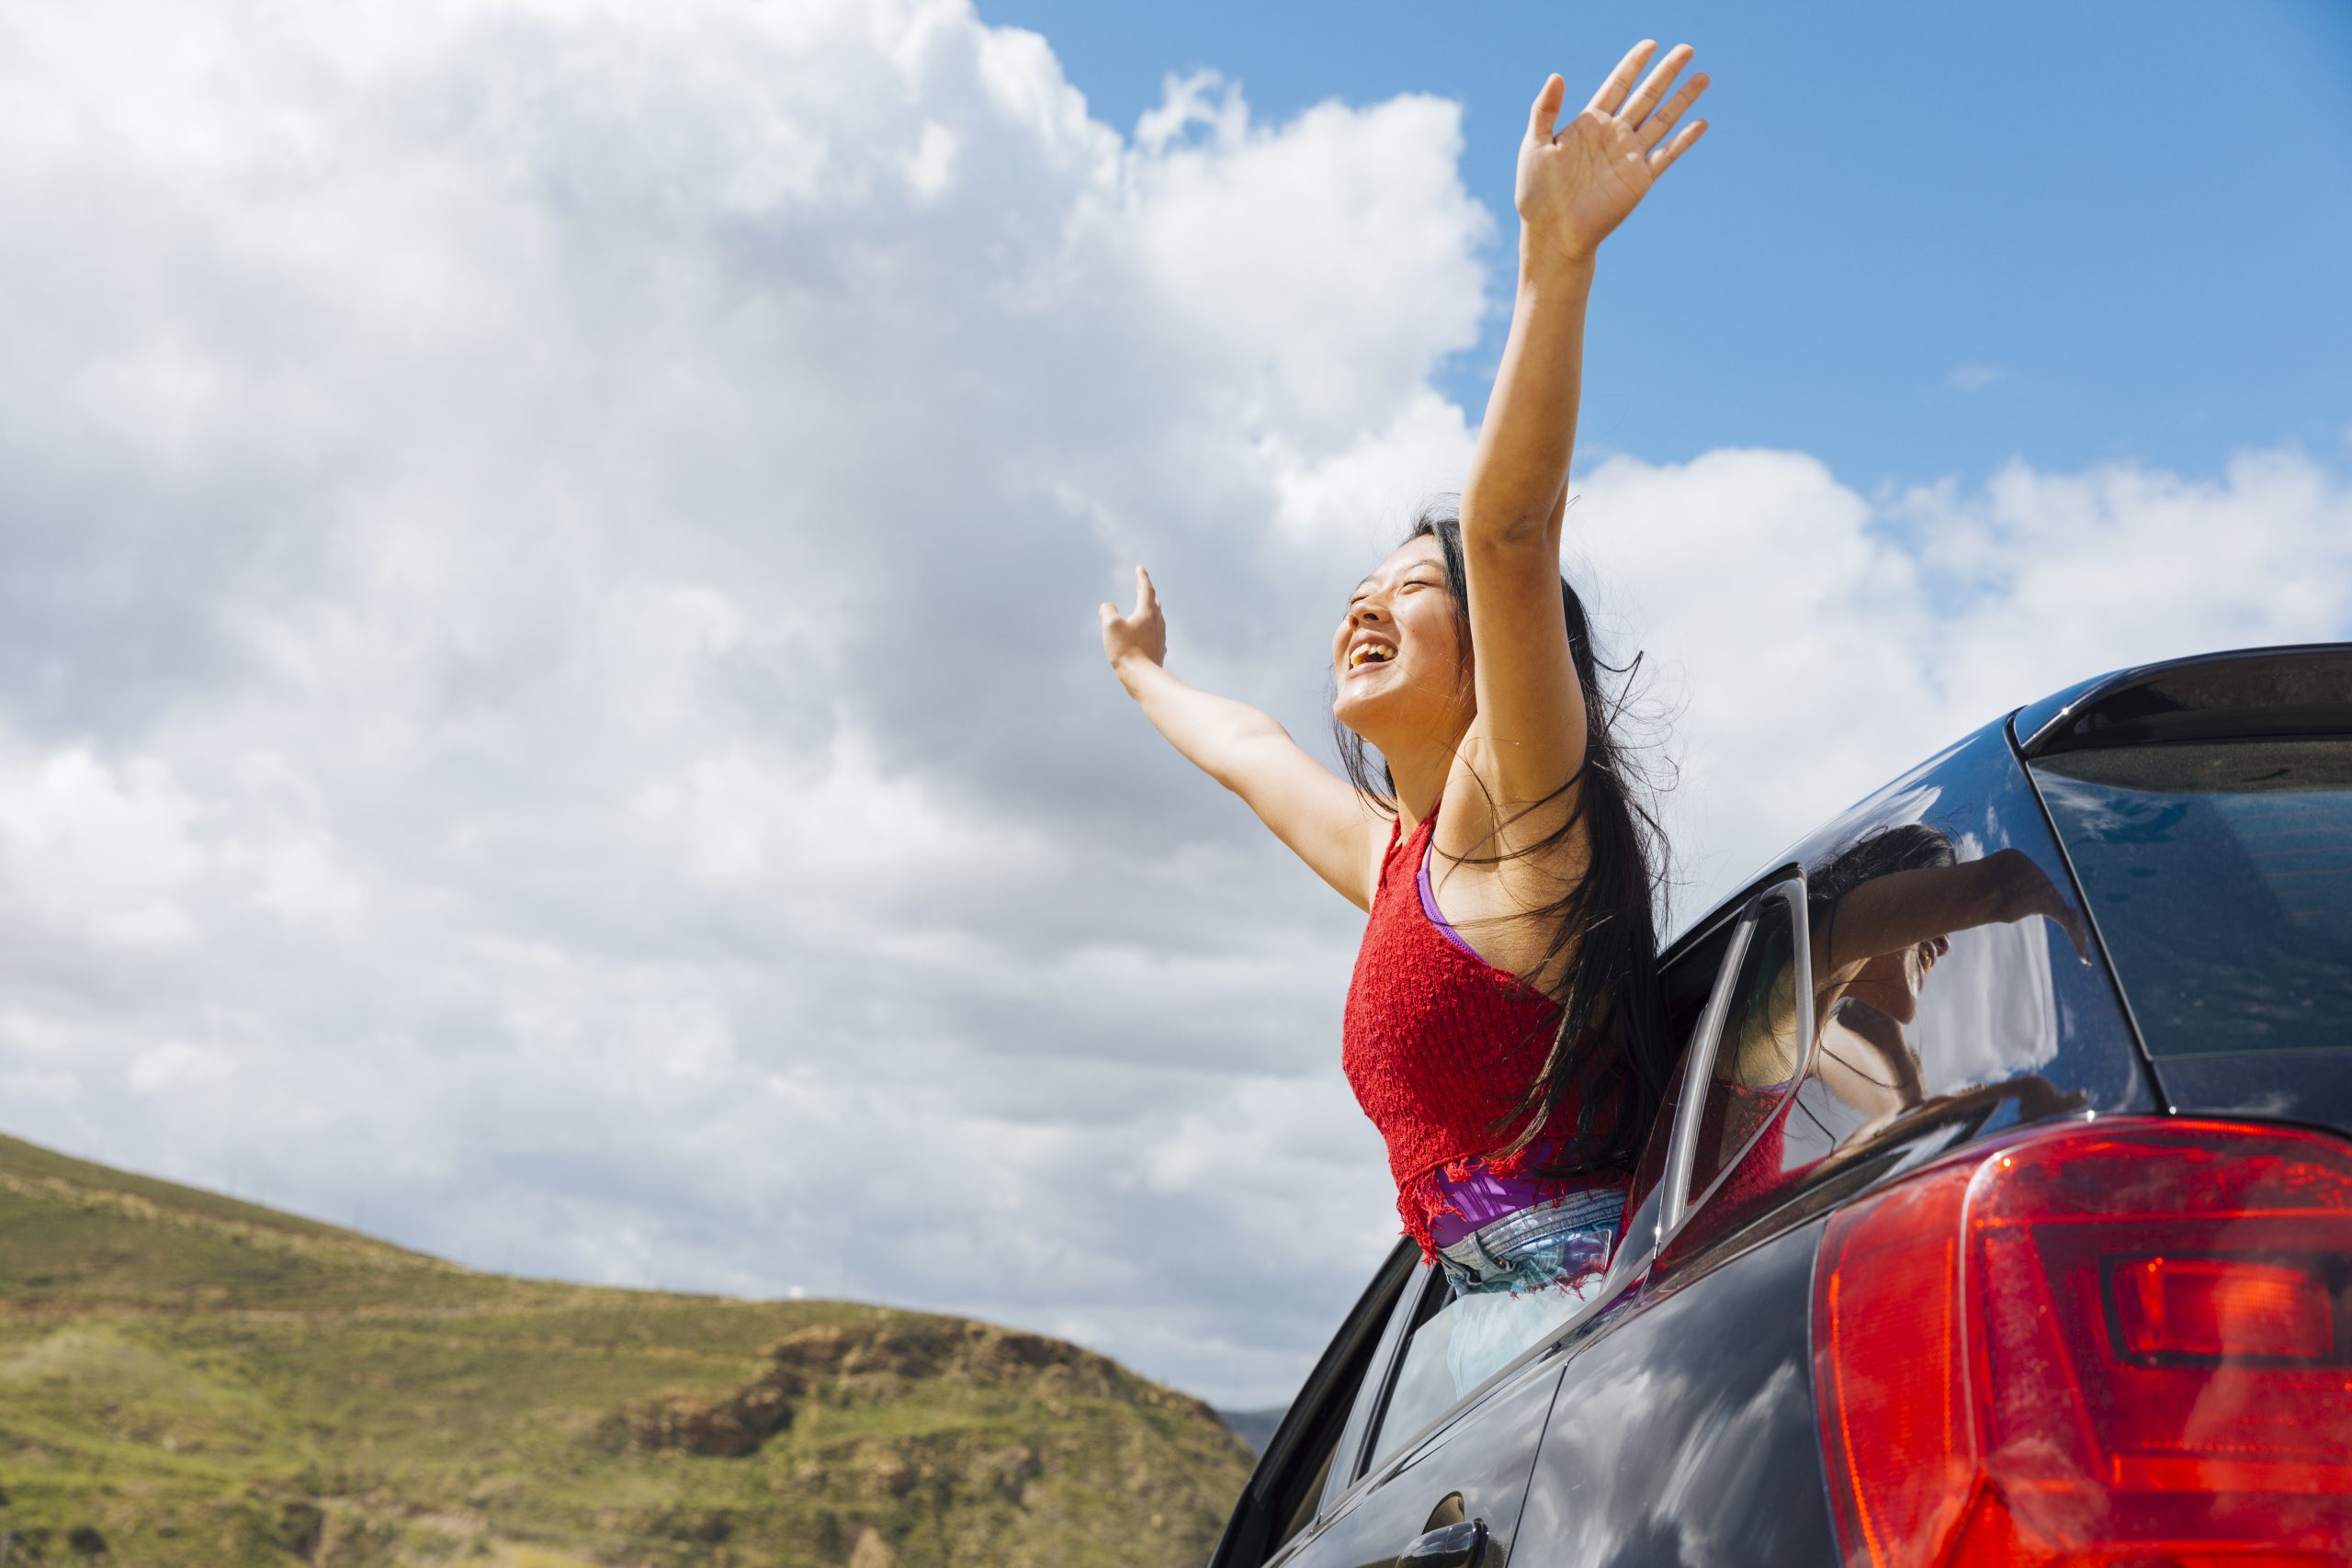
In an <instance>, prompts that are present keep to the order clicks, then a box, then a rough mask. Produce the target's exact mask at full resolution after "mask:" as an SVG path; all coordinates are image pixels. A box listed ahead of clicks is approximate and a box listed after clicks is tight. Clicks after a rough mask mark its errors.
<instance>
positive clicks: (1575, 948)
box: [1332, 501, 1675, 1175]
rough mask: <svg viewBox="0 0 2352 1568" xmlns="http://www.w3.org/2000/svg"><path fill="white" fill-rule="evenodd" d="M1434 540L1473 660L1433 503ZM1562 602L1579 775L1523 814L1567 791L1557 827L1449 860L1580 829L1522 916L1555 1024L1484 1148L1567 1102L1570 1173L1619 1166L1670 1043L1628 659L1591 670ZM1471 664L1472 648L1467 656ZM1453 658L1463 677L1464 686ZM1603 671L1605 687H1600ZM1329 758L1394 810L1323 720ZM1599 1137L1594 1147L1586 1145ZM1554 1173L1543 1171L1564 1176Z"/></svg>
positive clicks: (1365, 766) (1454, 536)
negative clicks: (1543, 932) (1577, 855)
mask: <svg viewBox="0 0 2352 1568" xmlns="http://www.w3.org/2000/svg"><path fill="white" fill-rule="evenodd" d="M1422 538H1428V539H1435V540H1436V541H1437V544H1438V548H1439V550H1440V551H1441V552H1442V554H1443V556H1444V560H1445V577H1446V585H1447V587H1448V588H1450V589H1451V590H1452V591H1453V625H1454V637H1455V640H1456V643H1457V645H1458V646H1459V647H1461V648H1463V649H1471V641H1470V597H1469V594H1468V592H1466V591H1465V588H1464V584H1465V583H1466V582H1467V581H1468V579H1467V577H1466V576H1465V575H1464V570H1463V560H1462V524H1461V520H1460V518H1459V516H1458V515H1457V514H1456V513H1455V510H1454V508H1453V505H1452V504H1451V503H1450V502H1445V501H1436V502H1430V504H1428V505H1426V506H1424V507H1423V508H1422V510H1421V513H1420V516H1419V518H1418V519H1417V520H1416V521H1415V523H1414V525H1413V530H1412V532H1411V533H1409V534H1408V535H1407V536H1405V542H1406V543H1408V544H1409V543H1411V542H1412V541H1413V540H1415V539H1422ZM1560 604H1561V609H1562V612H1563V613H1564V615H1566V620H1567V629H1568V654H1569V657H1570V659H1571V660H1573V661H1574V663H1575V665H1576V672H1577V686H1578V687H1580V688H1581V689H1582V691H1583V693H1584V712H1585V749H1584V765H1583V767H1582V768H1580V769H1579V770H1578V771H1577V774H1576V776H1575V777H1573V778H1571V779H1569V780H1568V781H1567V782H1566V784H1562V785H1561V786H1560V788H1559V789H1558V790H1556V791H1555V792H1554V793H1553V794H1552V795H1548V796H1546V797H1545V798H1544V799H1543V800H1540V801H1537V802H1535V803H1534V804H1533V805H1532V806H1529V807H1524V808H1522V810H1521V813H1520V814H1521V815H1522V816H1523V815H1525V814H1526V812H1529V811H1536V810H1541V809H1542V808H1544V807H1547V806H1550V805H1551V804H1552V803H1553V802H1554V801H1556V800H1557V799H1559V797H1560V796H1561V795H1564V794H1566V793H1568V792H1570V791H1574V792H1575V794H1574V798H1573V800H1572V802H1571V804H1570V808H1569V811H1568V814H1567V817H1566V819H1565V820H1564V821H1562V822H1561V824H1560V825H1559V826H1558V827H1557V828H1556V829H1553V831H1552V832H1550V833H1549V834H1547V835H1545V836H1544V838H1543V839H1541V840H1537V841H1536V842H1533V843H1531V844H1527V845H1523V846H1521V848H1518V849H1515V850H1511V851H1510V852H1498V853H1495V854H1492V855H1476V854H1472V855H1464V856H1463V857H1461V858H1460V859H1459V860H1458V861H1457V862H1456V863H1457V864H1464V865H1496V864H1499V863H1502V862H1504V861H1507V860H1519V859H1524V858H1526V857H1529V856H1548V855H1551V854H1555V853H1557V852H1560V851H1562V850H1566V849H1568V848H1570V847H1571V846H1572V845H1574V844H1575V842H1576V840H1575V839H1574V837H1573V835H1575V834H1577V832H1579V831H1581V832H1582V833H1583V834H1584V836H1585V843H1584V847H1585V848H1586V850H1587V852H1588V858H1587V863H1586V869H1585V873H1584V874H1583V875H1582V876H1581V877H1579V878H1577V882H1576V885H1575V886H1572V887H1570V888H1569V889H1568V890H1567V891H1566V893H1565V894H1564V895H1562V896H1561V897H1559V898H1558V899H1556V900H1555V901H1554V902H1552V903H1550V904H1546V905H1544V906H1542V907H1541V908H1536V909H1533V910H1531V911H1529V914H1528V917H1527V918H1528V919H1533V920H1537V921H1540V922H1542V923H1543V924H1544V926H1545V927H1547V928H1548V930H1549V931H1550V937H1549V940H1548V942H1547V943H1546V946H1545V950H1544V958H1543V961H1542V962H1541V963H1540V964H1537V965H1536V966H1535V967H1534V968H1533V969H1532V970H1531V971H1530V973H1531V974H1532V975H1534V976H1544V977H1546V979H1547V982H1548V983H1547V984H1546V986H1545V987H1544V988H1545V989H1546V990H1547V992H1548V993H1549V994H1550V996H1551V997H1552V999H1553V1000H1554V1001H1555V1002H1557V1003H1558V1004H1559V1007H1560V1022H1559V1026H1558V1028H1557V1029H1556V1030H1555V1032H1554V1033H1553V1036H1552V1043H1551V1049H1550V1051H1549V1052H1548V1053H1547V1054H1546V1055H1545V1057H1544V1065H1543V1066H1542V1067H1541V1068H1540V1069H1538V1071H1537V1072H1536V1074H1535V1077H1534V1078H1533V1080H1532V1082H1531V1083H1530V1084H1529V1085H1528V1087H1527V1091H1526V1093H1525V1095H1524V1096H1522V1097H1521V1100H1520V1101H1519V1103H1518V1104H1517V1105H1515V1106H1513V1107H1511V1108H1510V1111H1507V1112H1506V1113H1505V1114H1504V1115H1503V1116H1502V1117H1500V1118H1499V1119H1498V1121H1497V1122H1496V1123H1495V1127H1494V1130H1495V1132H1496V1134H1498V1135H1499V1134H1502V1133H1503V1132H1505V1131H1506V1130H1508V1129H1510V1128H1511V1127H1513V1126H1517V1127H1518V1128H1519V1131H1518V1133H1517V1134H1516V1135H1515V1136H1513V1137H1512V1138H1511V1139H1510V1141H1509V1142H1508V1143H1507V1144H1504V1145H1502V1146H1500V1147H1498V1148H1497V1149H1495V1150H1493V1151H1491V1155H1492V1157H1495V1158H1498V1159H1499V1158H1504V1157H1507V1156H1511V1155H1515V1154H1517V1153H1519V1152H1520V1151H1521V1149H1524V1148H1525V1147H1527V1146H1528V1145H1530V1144H1531V1143H1532V1142H1533V1141H1534V1140H1535V1138H1536V1136H1537V1134H1540V1133H1541V1132H1542V1131H1543V1130H1544V1127H1545V1126H1546V1124H1548V1123H1549V1122H1550V1121H1551V1120H1552V1116H1553V1113H1554V1112H1555V1111H1557V1110H1558V1109H1559V1107H1560V1106H1561V1104H1562V1103H1563V1102H1564V1101H1566V1100H1570V1099H1571V1098H1573V1099H1575V1100H1576V1101H1577V1146H1578V1148H1579V1149H1580V1150H1582V1151H1583V1154H1584V1157H1582V1158H1581V1159H1578V1160H1577V1161H1576V1162H1575V1163H1576V1165H1577V1166H1579V1167H1591V1166H1600V1165H1609V1164H1614V1163H1621V1162H1623V1161H1628V1160H1630V1159H1631V1158H1632V1157H1633V1153H1634V1149H1635V1148H1637V1147H1638V1146H1639V1144H1640V1140H1641V1136H1642V1134H1644V1133H1645V1131H1647V1129H1648V1127H1649V1124H1650V1121H1651V1118H1652V1117H1654V1116H1655V1115H1656V1114H1657V1107H1658V1105H1659V1103H1660V1101H1661V1100H1663V1099H1664V1098H1665V1094H1666V1085H1667V1079H1668V1075H1670V1074H1671V1073H1672V1072H1673V1070H1674V1054H1675V1043H1673V1042H1670V1041H1668V1039H1667V1037H1666V1021H1665V1006H1664V998H1663V997H1662V996H1661V995H1660V992H1659V988H1658V978H1657V902H1658V898H1659V896H1660V892H1661V889H1662V886H1663V878H1664V875H1665V867H1664V861H1665V852H1666V836H1665V834H1664V832H1663V831H1662V830H1661V829H1660V828H1659V826H1658V820H1657V812H1656V810H1655V809H1654V808H1653V807H1652V806H1651V804H1650V801H1649V798H1648V797H1649V796H1650V795H1651V793H1652V787H1651V784H1650V781H1649V780H1648V779H1647V778H1646V777H1645V776H1644V775H1643V773H1641V771H1640V769H1639V768H1638V767H1637V766H1636V760H1635V758H1634V755H1633V749H1632V748H1631V747H1630V746H1629V745H1628V744H1626V743H1625V742H1624V741H1623V739H1622V738H1621V737H1620V735H1619V733H1618V729H1619V721H1620V720H1621V719H1622V718H1623V716H1624V715H1625V713H1626V711H1627V706H1628V703H1629V700H1630V696H1631V694H1632V692H1633V690H1634V682H1633V677H1634V672H1635V671H1638V670H1639V669H1640V667H1641V662H1642V660H1641V655H1640V654H1638V653H1637V654H1635V655H1634V657H1633V658H1632V659H1630V660H1627V661H1626V662H1625V663H1623V664H1622V665H1613V664H1606V663H1603V662H1602V661H1601V660H1600V656H1599V655H1597V654H1596V653H1595V652H1594V651H1593V647H1592V627H1591V624H1590V622H1589V619H1588V617H1587V616H1586V615H1585V609H1584V602H1583V601H1582V600H1581V599H1579V598H1577V591H1576V590H1575V588H1573V587H1572V586H1570V584H1569V582H1568V580H1567V578H1566V577H1565V576H1563V577H1562V578H1561V579H1560ZM1474 657H1475V650H1474ZM1470 668H1471V667H1470V661H1469V660H1464V661H1463V679H1464V680H1465V681H1467V680H1469V679H1470ZM1603 674H1607V675H1611V676H1613V677H1616V680H1615V681H1614V682H1613V684H1612V685H1604V684H1603V683H1602V681H1601V677H1602V675H1603ZM1332 730H1333V735H1334V738H1335V739H1336V740H1337V741H1338V743H1339V751H1340V763H1341V765H1342V766H1343V767H1344V768H1345V769H1346V770H1347V774H1348V778H1349V781H1350V782H1351V783H1352V784H1354V785H1355V786H1356V789H1357V790H1358V791H1359V792H1360V793H1361V794H1363V795H1364V796H1365V798H1367V799H1368V800H1370V801H1372V802H1373V803H1374V806H1375V807H1379V808H1380V809H1383V810H1385V811H1394V810H1395V808H1396V807H1395V802H1396V798H1397V784H1396V780H1395V778H1394V776H1393V775H1392V774H1391V773H1389V771H1388V766H1387V764H1386V763H1385V762H1383V763H1381V764H1380V773H1379V777H1378V779H1377V781H1375V780H1374V776H1373V763H1372V760H1371V757H1370V755H1369V754H1368V752H1367V750H1366V748H1365V746H1364V742H1363V737H1361V736H1359V735H1357V734H1356V733H1355V732H1354V731H1353V730H1351V729H1349V728H1347V727H1346V726H1345V725H1342V724H1340V722H1339V720H1338V719H1337V717H1334V718H1333V720H1332ZM1613 1071H1622V1072H1623V1075H1624V1076H1625V1077H1626V1078H1627V1079H1628V1080H1630V1083H1631V1086H1632V1089H1633V1104H1632V1106H1631V1107H1630V1110H1631V1111H1632V1114H1631V1115H1630V1116H1627V1117H1623V1118H1621V1120H1620V1121H1619V1122H1618V1124H1617V1125H1615V1126H1608V1127H1602V1126H1593V1125H1589V1122H1590V1120H1591V1117H1592V1115H1593V1113H1594V1112H1595V1111H1596V1109H1598V1107H1597V1105H1596V1100H1598V1099H1599V1098H1600V1097H1598V1096H1597V1095H1596V1094H1595V1093H1594V1092H1593V1091H1594V1090H1595V1089H1597V1088H1598V1087H1599V1086H1600V1084H1602V1083H1603V1082H1605V1081H1606V1080H1607V1078H1608V1077H1610V1076H1611V1073H1612V1072H1613ZM1596 1138H1597V1139H1598V1140H1599V1141H1598V1143H1597V1144H1596V1143H1594V1142H1592V1141H1590V1140H1594V1139H1596ZM1573 1173H1574V1172H1573V1171H1572V1170H1561V1171H1558V1172H1555V1173H1553V1174H1560V1175H1567V1174H1573Z"/></svg>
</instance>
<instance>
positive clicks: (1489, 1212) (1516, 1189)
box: [1413, 1144, 1632, 1247]
mask: <svg viewBox="0 0 2352 1568" xmlns="http://www.w3.org/2000/svg"><path fill="white" fill-rule="evenodd" d="M1567 1155H1568V1149H1567V1147H1566V1146H1564V1145H1556V1144H1554V1145H1540V1144H1539V1145H1535V1146H1534V1147H1533V1148H1532V1149H1530V1150H1529V1156H1528V1159H1527V1164H1528V1165H1530V1166H1532V1167H1533V1169H1532V1170H1530V1169H1523V1168H1522V1169H1513V1170H1510V1171H1508V1172H1498V1171H1497V1170H1495V1169H1494V1168H1492V1167H1491V1166H1489V1165H1488V1164H1487V1162H1485V1161H1484V1160H1473V1161H1470V1162H1468V1163H1467V1165H1466V1166H1456V1167H1453V1172H1455V1173H1449V1170H1448V1168H1445V1167H1440V1168H1437V1169H1435V1170H1432V1171H1430V1173H1429V1175H1428V1176H1427V1177H1426V1178H1424V1179H1422V1180H1421V1181H1419V1182H1417V1183H1414V1184H1413V1187H1414V1188H1415V1189H1416V1194H1415V1195H1416V1196H1417V1197H1418V1198H1419V1200H1420V1207H1421V1208H1422V1210H1423V1212H1424V1213H1425V1215H1426V1216H1427V1219H1428V1222H1429V1231H1430V1242H1431V1243H1432V1244H1433V1245H1435V1246H1437V1247H1445V1246H1447V1245H1449V1244H1450V1243H1452V1242H1454V1241H1458V1240H1460V1239H1461V1238H1462V1237H1463V1236H1465V1235H1469V1234H1470V1233H1471V1232H1473V1231H1476V1230H1479V1229H1481V1228H1483V1227H1485V1226H1487V1225H1491V1224H1496V1223H1497V1222H1498V1221H1501V1220H1504V1219H1507V1218H1510V1217H1511V1216H1513V1215H1517V1214H1522V1213H1531V1212H1533V1211H1538V1210H1541V1211H1544V1212H1546V1213H1551V1214H1552V1215H1553V1217H1554V1218H1555V1219H1556V1218H1558V1217H1559V1216H1558V1213H1557V1211H1559V1210H1561V1209H1563V1208H1564V1207H1571V1206H1572V1207H1574V1209H1575V1210H1576V1212H1577V1213H1582V1212H1583V1211H1584V1210H1585V1209H1587V1208H1594V1206H1595V1205H1598V1206H1600V1207H1606V1206H1607V1205H1608V1204H1610V1203H1611V1202H1613V1203H1614V1204H1615V1205H1616V1208H1617V1211H1618V1212H1620V1213H1622V1212H1623V1208H1624V1200H1625V1189H1626V1187H1627V1186H1628V1184H1629V1183H1630V1181H1631V1179H1632V1175H1631V1173H1630V1172H1629V1171H1626V1170H1624V1169H1623V1168H1618V1167H1615V1166H1611V1167H1607V1168H1595V1169H1584V1170H1579V1171H1577V1172H1575V1173H1574V1174H1571V1175H1566V1176H1561V1175H1546V1174H1544V1171H1545V1169H1546V1168H1549V1169H1551V1170H1554V1171H1556V1170H1558V1169H1559V1168H1561V1167H1562V1166H1566V1165H1572V1164H1574V1163H1576V1162H1575V1161H1573V1160H1572V1159H1570V1158H1568V1157H1567ZM1594 1212H1596V1213H1597V1212H1599V1210H1598V1208H1595V1209H1594ZM1570 1223H1575V1222H1573V1221H1571V1222H1570Z"/></svg>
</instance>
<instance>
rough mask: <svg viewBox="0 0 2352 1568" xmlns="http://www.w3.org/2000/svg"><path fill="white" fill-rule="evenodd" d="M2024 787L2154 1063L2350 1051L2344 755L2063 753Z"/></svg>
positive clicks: (2269, 746) (2350, 903) (2351, 891)
mask: <svg viewBox="0 0 2352 1568" xmlns="http://www.w3.org/2000/svg"><path fill="white" fill-rule="evenodd" d="M2033 773H2034V777H2035V780H2036V782H2038V783H2039V784H2041V794H2042V798H2043V800H2044V801H2045V802H2046V803H2047V804H2048V806H2049V807H2050V815H2051V818H2052V821H2054V822H2055V823H2056V824H2057V827H2058V836H2059V837H2060V839H2061V840H2064V843H2065V846H2066V851H2067V853H2068V854H2069V855H2070V856H2071V857H2072V858H2073V860H2074V863H2075V874H2076V876H2077V877H2078V878H2079V879H2080V881H2081V883H2082V887H2083V895H2084V899H2085V902H2086V904H2087V905H2088V906H2089V908H2090V913H2091V917H2092V919H2094V920H2095V921H2096V922H2097V923H2098V931H2099V935H2100V936H2101V937H2102V938H2103V939H2104V940H2105V942H2106V943H2107V948H2108V952H2109V956H2110V957H2111V958H2112V959H2113V961H2114V964H2115V971H2116V976H2117V978H2118V979H2119V980H2120V981H2121V983H2122V986H2123V990H2124V994H2125V995H2126V996H2127V997H2128V998H2130V999H2131V1010H2132V1013H2133V1015H2134V1016H2135V1017H2136V1018H2137V1019H2138V1021H2139V1024H2140V1032H2141V1035H2142V1037H2143V1039H2144V1040H2145V1042H2146V1043H2147V1047H2148V1049H2149V1051H2150V1052H2152V1053H2153V1054H2154V1055H2159V1056H2180V1055H2210V1054H2213V1053H2219V1052H2232V1051H2278V1050H2288V1049H2293V1048H2298V1047H2311V1048H2314V1049H2319V1048H2326V1047H2340V1046H2341V1045H2342V1044H2343V1043H2344V1042H2345V1040H2346V1038H2347V1036H2352V740H2347V739H2297V740H2236V741H2227V742H2219V743H2202V742H2197V743H2176V744H2172V745H2164V746H2136V747H2123V748H2117V749H2113V750H2082V751H2070V752H2064V753H2062V754H2060V755H2058V756H2055V757H2051V758H2046V759H2043V760H2042V761H2037V762H2035V763H2034V764H2033Z"/></svg>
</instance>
